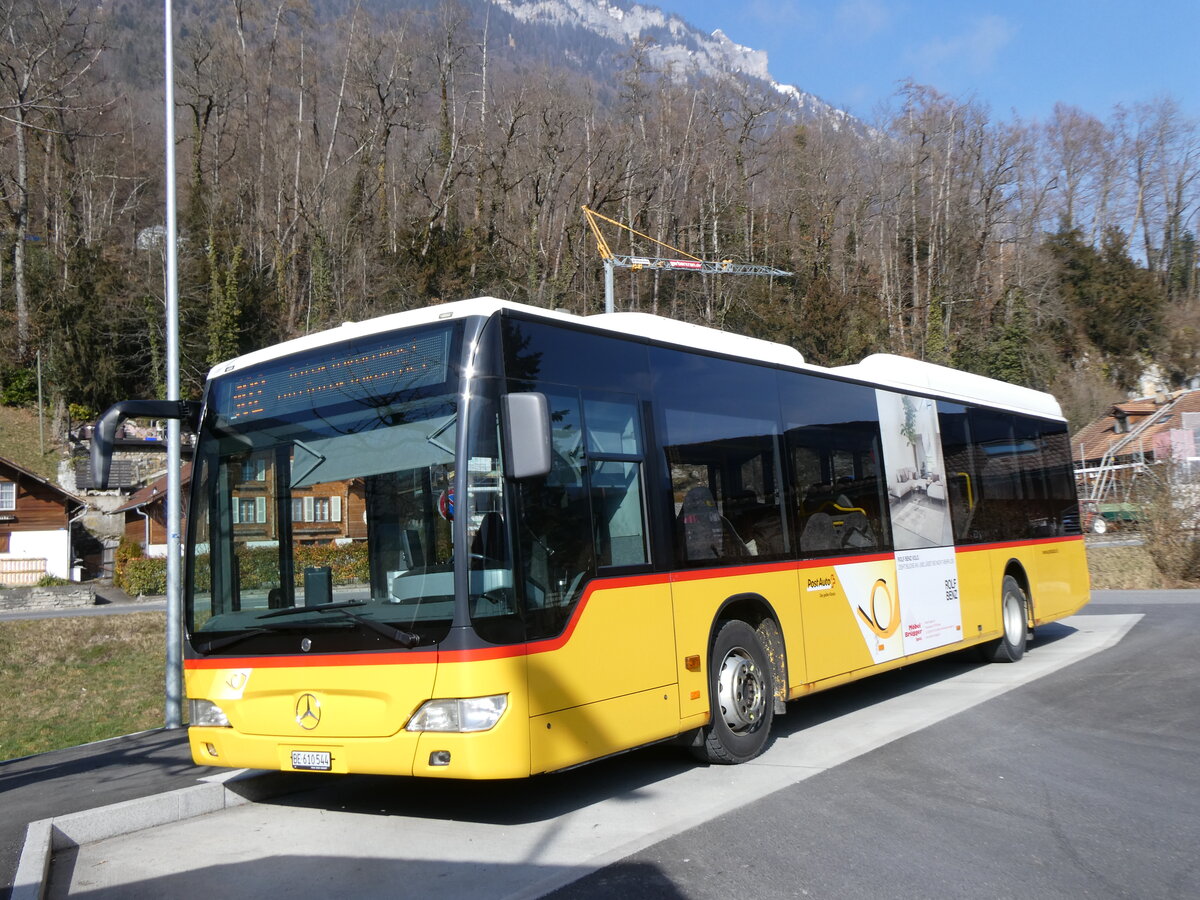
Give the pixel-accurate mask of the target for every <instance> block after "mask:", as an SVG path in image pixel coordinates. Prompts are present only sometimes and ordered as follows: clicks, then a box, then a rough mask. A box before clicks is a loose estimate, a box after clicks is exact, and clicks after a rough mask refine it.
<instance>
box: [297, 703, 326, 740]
mask: <svg viewBox="0 0 1200 900" xmlns="http://www.w3.org/2000/svg"><path fill="white" fill-rule="evenodd" d="M296 724H297V725H299V726H300V727H301V728H303V729H304V730H305V731H312V730H313V729H314V728H316V727H317V726H318V725H320V724H321V701H320V700H318V699H317V698H316V697H314V696H313V695H312V694H301V695H300V699H299V700H297V701H296Z"/></svg>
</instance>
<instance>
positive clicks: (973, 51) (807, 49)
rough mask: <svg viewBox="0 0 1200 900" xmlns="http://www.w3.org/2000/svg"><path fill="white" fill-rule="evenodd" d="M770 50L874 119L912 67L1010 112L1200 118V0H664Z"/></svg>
mask: <svg viewBox="0 0 1200 900" xmlns="http://www.w3.org/2000/svg"><path fill="white" fill-rule="evenodd" d="M656 5H658V6H660V7H662V8H663V9H666V10H669V11H671V12H674V13H677V14H678V15H680V16H682V17H683V18H684V19H686V20H687V21H689V22H690V23H691V24H693V25H695V26H697V27H698V28H701V29H703V30H705V31H712V30H713V29H716V28H720V29H721V30H722V31H724V32H725V33H726V34H727V35H729V37H730V38H731V39H732V40H734V41H737V42H738V43H740V44H745V45H747V46H750V47H753V48H755V49H758V50H766V51H767V53H768V56H769V60H770V69H771V74H772V76H773V77H774V78H775V80H776V81H780V82H784V83H786V84H794V85H796V86H797V87H799V88H800V89H801V90H805V91H808V92H809V93H812V94H816V95H817V96H819V97H821V98H822V99H824V100H826V101H827V102H829V103H832V104H833V105H835V106H839V107H842V108H843V109H847V110H849V111H850V112H852V113H854V114H856V115H858V116H860V117H863V118H866V119H870V118H871V117H872V116H873V114H874V113H875V112H876V111H877V109H878V106H879V104H881V103H887V102H889V99H890V98H892V97H893V95H894V94H895V91H896V87H897V85H898V83H899V82H902V81H904V80H905V79H908V78H912V79H914V80H916V81H918V82H920V83H922V84H928V85H932V86H933V87H935V88H937V89H938V90H940V91H942V92H943V93H946V94H949V95H951V96H953V97H956V98H958V99H967V98H975V99H977V100H981V101H984V102H986V103H987V104H988V105H989V106H991V108H992V112H993V115H994V116H995V117H996V118H997V119H1008V118H1010V117H1011V116H1012V115H1013V113H1014V112H1015V113H1016V114H1017V115H1019V116H1020V117H1021V118H1023V119H1045V118H1046V117H1047V116H1049V114H1050V113H1051V111H1052V110H1053V108H1054V104H1055V103H1056V102H1060V101H1061V102H1063V103H1067V104H1070V105H1073V106H1078V107H1080V108H1081V109H1083V110H1086V111H1087V112H1090V113H1093V114H1094V115H1096V116H1098V117H1100V118H1102V119H1103V118H1107V117H1108V115H1109V113H1110V112H1111V111H1112V108H1113V107H1114V106H1115V105H1116V104H1118V103H1121V104H1125V105H1130V104H1133V103H1136V102H1138V101H1148V100H1152V99H1154V98H1155V97H1157V96H1160V95H1163V94H1170V95H1171V96H1173V97H1174V98H1175V99H1176V100H1177V101H1178V102H1179V104H1180V107H1181V111H1182V112H1183V113H1184V115H1186V116H1188V117H1191V118H1197V117H1200V52H1198V51H1200V0H1142V2H1137V0H1090V2H1083V0H1040V2H1039V0H1009V2H1007V3H977V2H971V0H961V2H947V0H725V2H721V0H659V2H658V3H657V4H656Z"/></svg>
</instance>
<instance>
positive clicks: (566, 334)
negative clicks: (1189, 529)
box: [503, 317, 646, 393]
mask: <svg viewBox="0 0 1200 900" xmlns="http://www.w3.org/2000/svg"><path fill="white" fill-rule="evenodd" d="M503 324H504V367H505V374H506V375H507V376H508V377H509V379H515V380H520V381H543V382H553V383H555V384H578V385H580V386H581V387H598V388H606V389H609V390H615V391H626V392H629V393H637V392H639V391H644V390H645V388H646V348H645V347H644V346H643V345H642V344H638V343H635V342H633V341H626V340H621V339H620V338H616V337H612V338H610V337H606V336H604V335H597V334H589V333H585V332H578V331H573V330H572V329H570V328H564V327H563V326H561V325H553V324H547V323H543V322H525V321H522V320H520V319H515V318H511V317H506V318H505V319H504V320H503Z"/></svg>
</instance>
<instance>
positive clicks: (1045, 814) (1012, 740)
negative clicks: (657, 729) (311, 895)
mask: <svg viewBox="0 0 1200 900" xmlns="http://www.w3.org/2000/svg"><path fill="white" fill-rule="evenodd" d="M1126 612H1134V613H1142V614H1144V618H1143V619H1142V620H1141V621H1140V622H1139V623H1138V624H1137V625H1136V626H1135V627H1134V628H1133V630H1132V631H1130V632H1129V633H1128V634H1127V635H1126V636H1125V637H1124V638H1123V639H1122V640H1121V642H1120V643H1119V644H1118V645H1117V646H1115V647H1113V648H1111V649H1108V650H1105V651H1103V652H1101V653H1098V654H1096V655H1095V656H1094V657H1090V658H1088V659H1085V660H1083V661H1082V662H1078V663H1075V664H1073V665H1071V666H1069V667H1068V668H1066V669H1064V670H1062V671H1059V672H1055V673H1054V674H1051V675H1048V676H1046V677H1044V678H1041V679H1039V680H1037V681H1034V682H1032V683H1029V684H1026V685H1024V686H1022V687H1020V688H1019V689H1017V690H1013V691H1011V692H1009V693H1006V694H1004V695H1003V696H999V697H996V698H995V699H991V700H988V701H987V702H985V703H982V704H981V705H979V706H977V707H974V708H971V709H968V710H967V711H965V712H961V713H958V714H956V715H954V716H953V717H951V718H949V719H946V720H945V721H942V722H940V723H939V724H934V725H931V726H929V727H925V728H922V729H920V730H917V731H915V732H914V733H911V734H908V735H907V736H905V737H901V738H899V739H898V740H895V741H890V742H888V743H886V744H885V745H882V746H880V747H879V749H877V750H874V751H872V752H869V753H867V754H865V755H862V756H859V757H857V758H855V759H851V760H850V761H848V762H844V763H841V764H839V765H835V766H832V767H830V768H828V769H827V770H824V771H822V772H821V773H820V774H816V775H814V776H813V777H811V778H808V779H807V780H804V781H802V782H801V783H798V784H794V785H791V786H783V787H782V788H781V789H778V790H770V791H768V792H767V793H765V794H764V795H763V796H761V797H760V798H759V799H758V800H756V801H755V802H754V803H753V804H752V805H750V806H747V807H744V808H741V809H731V811H729V812H728V813H727V814H723V815H720V816H717V817H715V818H712V819H711V820H708V821H704V822H702V823H698V824H696V825H695V826H694V827H692V828H690V829H688V830H685V831H682V832H680V833H677V834H675V835H674V836H671V837H668V838H667V839H665V840H662V841H659V842H656V843H654V844H653V845H651V846H648V847H645V848H644V849H636V850H634V851H633V852H630V853H628V854H624V855H623V856H622V858H620V859H619V860H614V861H613V862H612V864H611V865H608V866H606V867H604V868H602V869H600V870H598V871H595V872H593V873H592V874H586V875H584V877H582V878H581V879H579V880H577V881H576V882H575V883H573V884H571V885H569V886H567V887H564V888H562V889H560V890H558V891H557V892H556V893H555V894H553V896H555V897H556V898H566V900H571V898H600V897H611V896H613V895H614V894H617V893H620V894H624V895H627V896H628V897H634V898H636V897H688V898H709V897H711V898H721V900H726V898H728V897H729V896H730V895H748V896H761V897H792V896H827V897H850V898H853V897H879V896H889V897H909V896H911V897H928V896H964V897H965V896H975V895H977V894H979V893H981V892H982V893H987V894H990V895H993V896H1000V897H1003V896H1017V895H1021V896H1028V895H1031V894H1032V895H1036V896H1039V897H1056V896H1062V897H1079V896H1095V897H1108V896H1112V897H1118V896H1121V897H1123V896H1130V897H1133V896H1136V897H1172V898H1174V897H1180V896H1188V895H1194V894H1195V890H1194V885H1195V883H1196V880H1197V877H1198V876H1200V870H1198V869H1197V862H1196V859H1195V848H1196V847H1197V846H1200V714H1198V713H1197V708H1198V706H1200V704H1198V702H1197V701H1198V700H1200V657H1198V656H1197V654H1195V652H1194V648H1193V647H1192V643H1193V638H1192V636H1193V635H1194V634H1195V633H1196V632H1197V630H1200V592H1149V591H1147V592H1096V594H1095V596H1094V600H1093V603H1092V604H1091V605H1090V606H1089V607H1088V608H1087V609H1086V610H1085V615H1086V614H1087V613H1094V614H1111V613H1126ZM953 665H954V664H953V663H952V662H950V661H942V660H938V661H934V662H933V663H928V664H923V665H922V666H914V667H911V668H910V669H905V670H903V671H902V672H900V673H895V674H893V675H890V676H883V677H882V678H878V679H870V680H868V681H866V682H862V683H859V684H856V685H851V686H847V687H846V688H842V689H838V690H836V691H832V692H829V693H828V694H827V695H821V696H822V697H825V698H828V701H827V702H828V706H829V708H830V709H831V710H832V709H834V708H838V707H844V706H846V705H847V704H849V705H850V706H851V707H857V708H859V709H861V710H863V711H864V713H867V714H869V713H870V712H871V710H872V708H873V706H874V705H875V704H877V703H885V702H887V701H888V700H889V699H891V698H894V697H897V696H902V695H903V694H904V692H905V691H906V690H910V689H911V686H912V685H914V684H915V685H918V686H920V685H924V684H929V683H934V684H936V682H937V681H938V679H939V678H941V677H943V676H942V674H940V673H942V672H946V673H951V672H952V668H953ZM985 668H986V667H985ZM912 673H918V674H916V675H915V676H914V674H912ZM825 702H826V701H822V700H821V698H813V699H811V700H809V701H805V704H817V703H820V704H822V705H824V704H825ZM797 708H798V709H799V708H800V706H799V705H798V706H797ZM803 708H804V709H805V710H807V712H805V713H803V714H802V717H803V718H805V719H808V721H807V722H804V723H802V722H800V721H798V720H797V717H795V716H794V715H793V714H791V713H789V715H788V716H787V717H785V718H784V719H783V720H781V722H783V723H788V722H789V720H793V721H794V724H795V725H796V729H793V728H792V726H791V725H790V724H789V725H787V726H786V730H787V732H788V733H789V734H790V735H794V736H795V737H801V736H804V735H807V734H810V733H811V734H813V735H814V736H818V735H820V734H821V732H820V731H819V727H820V724H821V722H820V719H821V715H822V714H821V712H820V709H821V707H820V706H816V705H814V706H807V705H805V706H804V707H803ZM830 714H831V715H832V714H833V713H832V712H831V713H830ZM816 739H817V740H819V738H816ZM687 768H688V764H687V763H685V762H682V761H681V760H680V759H679V758H678V756H677V755H676V751H674V750H671V749H670V748H653V749H651V750H649V751H644V752H643V753H641V754H635V755H634V756H631V757H624V758H621V759H619V760H614V761H609V762H606V763H600V764H597V765H594V766H589V767H585V768H584V769H581V770H578V771H577V772H573V773H567V774H566V775H564V776H554V779H557V780H555V781H553V782H551V781H550V780H548V779H535V780H532V781H530V782H521V783H518V784H517V785H516V786H513V785H507V786H506V785H503V784H500V785H476V786H470V789H469V790H467V789H459V788H451V789H449V790H447V786H445V785H441V784H439V785H437V786H435V785H433V784H432V783H425V782H416V783H414V782H412V781H407V780H403V779H401V780H395V779H385V780H379V779H360V780H359V781H357V782H355V784H354V785H352V784H351V783H350V781H349V780H347V782H346V784H345V787H347V788H352V790H351V791H350V792H349V793H347V792H346V791H344V790H336V789H332V790H331V789H330V788H323V789H321V790H318V791H314V792H312V796H310V797H309V798H307V799H298V800H291V801H288V802H287V806H285V807H284V808H296V809H301V808H303V809H309V810H314V811H315V812H316V813H317V814H320V815H326V814H328V815H329V816H330V817H331V818H332V816H333V814H334V813H335V812H338V811H346V810H349V811H351V812H353V811H355V810H358V811H359V812H367V811H370V810H374V813H375V815H376V816H379V815H381V814H385V813H386V814H390V815H395V814H396V813H395V810H397V809H402V808H409V807H412V806H413V805H414V804H415V805H416V806H417V808H418V809H419V808H425V809H427V810H428V814H427V816H426V818H425V819H424V820H422V821H424V822H425V823H426V824H427V826H428V827H432V828H433V829H435V830H436V831H437V834H438V836H439V837H440V838H441V839H442V840H443V841H445V842H453V841H455V840H456V836H455V835H454V834H453V833H447V834H444V835H443V834H442V831H443V830H445V827H446V825H447V823H456V822H458V821H460V820H461V821H464V822H468V823H469V822H471V821H479V820H481V819H482V820H488V821H493V822H499V823H500V824H504V823H506V822H508V821H509V820H510V819H511V824H512V825H513V826H517V825H520V824H521V823H522V821H523V817H524V816H525V815H526V814H523V813H522V812H521V811H520V810H515V811H514V810H513V809H512V804H513V801H514V798H520V797H523V796H526V795H527V796H528V797H529V801H530V803H532V804H547V803H549V804H551V805H553V804H556V803H558V804H563V805H564V808H565V809H566V810H567V811H568V812H570V811H571V810H578V811H583V810H584V808H586V807H587V804H588V803H589V802H591V801H593V800H596V799H597V798H599V799H601V800H604V799H607V800H609V801H612V800H614V799H615V800H617V801H624V800H625V799H626V797H628V798H629V802H630V803H631V804H632V803H633V802H634V800H635V798H636V797H637V796H639V795H640V794H644V793H647V792H649V791H651V790H653V789H654V787H655V782H656V780H657V779H660V778H670V777H672V776H674V775H677V774H679V773H681V772H685V771H686V769H687ZM740 768H748V767H740ZM212 771H213V770H206V769H200V768H197V767H195V766H193V765H192V764H191V761H190V756H189V753H188V751H187V746H186V740H185V737H184V733H183V732H182V731H179V732H161V731H160V732H149V733H146V734H142V735H134V736H130V737H125V738H120V739H116V740H114V741H109V742H103V743H101V744H94V745H89V746H85V747H80V748H72V749H70V750H64V751H56V752H54V753H48V754H42V755H40V756H36V757H30V758H28V759H25V760H15V761H11V762H7V763H0V794H2V795H3V802H2V807H3V809H4V812H5V815H4V816H3V818H2V819H0V867H2V868H0V871H2V873H3V877H4V879H5V880H4V882H3V885H4V889H3V891H2V892H0V896H5V895H7V891H8V886H10V885H11V879H12V875H13V872H14V870H15V864H16V860H17V856H18V854H19V852H20V846H21V841H22V839H23V835H24V827H25V823H26V822H28V821H32V820H35V819H41V818H47V817H49V816H53V815H62V814H64V813H68V812H73V811H77V810H82V809H88V808H93V807H97V806H103V805H107V804H110V803H114V802H117V801H120V800H125V799H132V798H135V797H140V796H148V795H151V794H155V793H159V792H162V791H167V790H172V789H174V788H178V787H186V786H190V785H193V784H195V783H196V781H197V779H199V778H200V777H203V776H205V775H207V774H211V772H212ZM700 774H701V775H703V776H706V777H707V778H709V779H710V781H709V784H711V785H713V786H715V785H716V784H718V783H719V782H714V781H711V779H713V778H714V777H715V778H717V779H720V777H721V773H720V770H717V771H713V770H708V771H707V772H701V773H700ZM525 785H527V786H528V787H527V788H526V787H524V786H525ZM568 796H569V797H570V802H568V800H567V797H568ZM279 806H280V805H279V804H275V805H274V808H275V809H278V808H279ZM501 807H503V808H501ZM263 808H264V809H265V807H263ZM631 809H632V806H631ZM435 811H436V812H435ZM252 814H253V807H251V808H250V810H248V811H246V812H244V813H232V814H230V815H243V816H248V815H252ZM576 816H578V812H577V813H576ZM429 823H432V825H429ZM328 824H329V825H331V826H332V825H333V824H334V823H333V821H330V822H329V823H328ZM515 833H516V829H515V828H514V834H515ZM179 850H180V851H181V852H186V851H183V849H182V848H179ZM284 850H286V848H284V847H281V848H280V851H281V852H283V851H284ZM298 864H304V860H299V861H298ZM249 871H250V870H247V872H249ZM472 871H477V872H478V878H479V879H481V880H480V883H481V884H483V883H484V880H485V879H486V878H487V874H486V871H487V870H486V869H485V868H484V867H481V866H474V867H473V869H472ZM147 886H149V885H147ZM164 886H165V885H164ZM396 891H397V895H404V890H403V888H402V884H397V885H396ZM252 893H255V892H254V891H247V894H252ZM101 895H104V894H101ZM107 895H109V896H120V894H119V893H118V894H111V893H110V894H107ZM410 895H413V894H410ZM413 896H415V895H413Z"/></svg>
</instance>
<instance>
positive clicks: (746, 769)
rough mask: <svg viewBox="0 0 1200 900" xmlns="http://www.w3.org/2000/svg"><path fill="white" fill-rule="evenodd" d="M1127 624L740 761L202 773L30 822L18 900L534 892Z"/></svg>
mask: <svg viewBox="0 0 1200 900" xmlns="http://www.w3.org/2000/svg"><path fill="white" fill-rule="evenodd" d="M1139 618H1140V616H1138V615H1097V616H1075V617H1072V618H1071V619H1067V620H1064V621H1063V622H1061V623H1056V624H1054V625H1050V626H1046V627H1044V628H1042V629H1039V631H1038V640H1037V642H1036V643H1035V644H1034V645H1033V646H1032V647H1031V650H1030V652H1029V653H1028V655H1027V656H1026V658H1025V659H1024V660H1022V662H1021V663H1019V664H1017V665H1010V666H1006V665H991V666H969V665H964V664H963V663H962V662H961V661H959V660H956V659H954V658H945V659H941V660H935V661H932V662H930V663H923V664H920V665H916V666H912V667H909V668H907V669H904V670H902V671H900V672H897V673H892V674H890V675H886V676H883V677H880V678H877V679H873V680H870V681H868V682H863V683H862V686H859V687H856V688H855V690H854V691H853V693H852V697H853V699H851V700H850V701H849V702H846V701H845V700H844V698H843V700H842V702H839V695H840V694H842V693H843V692H838V691H835V692H831V693H830V694H826V695H823V698H824V699H822V700H821V701H820V702H817V701H815V700H809V701H807V702H805V701H801V702H798V703H794V704H791V705H790V707H789V713H788V715H786V716H784V717H783V718H781V719H778V720H777V729H776V736H775V738H774V740H773V742H772V744H771V746H770V747H769V748H768V750H767V752H766V753H765V754H764V755H763V756H762V757H760V758H759V759H757V760H755V761H754V762H753V763H751V764H748V765H744V766H737V767H730V768H725V767H699V766H695V765H692V764H690V763H688V762H687V761H686V760H685V759H683V758H681V756H680V755H679V753H678V751H677V750H674V749H671V748H651V749H650V750H646V751H642V752H640V753H637V754H632V755H628V756H624V757H619V758H617V759H613V760H608V761H605V762H602V763H597V764H594V765H591V766H586V767H584V768H581V769H578V770H575V771H572V772H568V773H563V774H560V775H555V776H545V777H541V778H535V779H529V780H525V781H519V782H499V783H460V782H437V781H415V780H411V779H394V778H393V779H388V778H373V777H367V776H348V777H333V778H329V777H327V776H321V778H322V779H324V780H322V781H319V782H318V781H313V780H309V779H308V778H306V776H303V775H277V776H275V781H274V784H272V783H271V782H270V781H263V782H262V786H263V787H262V788H261V789H260V788H258V787H248V788H247V787H245V786H244V785H245V784H250V785H253V784H254V783H255V782H254V780H251V781H248V782H246V781H244V780H235V781H232V782H210V783H207V784H205V785H201V786H198V789H197V790H191V789H189V790H188V791H185V792H178V791H177V792H173V793H170V794H164V795H162V796H161V797H158V798H154V799H152V800H150V801H148V802H142V803H137V804H124V805H121V806H119V807H118V808H115V809H108V810H96V811H93V812H92V813H87V814H79V815H76V816H70V817H56V818H54V819H52V820H49V821H40V822H36V823H33V824H32V825H31V826H30V828H29V832H28V837H27V840H26V847H25V851H24V853H23V855H22V861H21V867H20V871H21V875H20V878H21V880H20V882H19V883H18V884H17V886H16V890H20V891H22V892H23V893H21V894H20V895H18V894H16V893H15V892H14V896H20V897H21V900H25V898H26V897H37V896H43V895H44V896H48V897H65V896H69V895H70V896H74V895H87V896H95V897H105V896H111V897H154V898H158V897H162V896H171V897H179V898H188V897H197V898H200V897H204V898H206V900H207V898H209V897H211V896H220V895H225V896H238V895H245V894H246V893H247V884H248V883H253V884H255V885H261V886H266V885H269V886H270V888H271V891H272V892H273V893H282V894H285V895H288V896H289V897H290V898H293V900H298V898H304V897H316V896H322V897H327V896H329V895H330V893H331V892H333V893H336V894H341V895H353V896H363V897H372V896H379V897H383V896H387V897H394V896H397V895H400V894H404V895H409V896H424V895H429V894H432V893H433V892H435V891H436V892H437V894H438V896H441V897H445V898H454V897H463V898H467V897H470V898H472V900H478V898H490V897H497V898H501V897H502V898H523V897H539V896H543V895H544V894H546V893H549V892H550V891H553V890H554V889H556V888H558V887H561V886H563V885H565V884H569V883H571V882H573V881H575V880H576V879H578V878H581V877H583V876H584V875H586V874H588V873H590V872H592V871H595V870H596V869H598V868H600V867H602V866H604V865H606V864H608V863H609V862H612V861H614V860H617V859H621V858H623V857H625V856H627V855H629V854H631V853H634V852H636V851H638V850H640V849H642V848H645V847H648V846H650V845H652V844H654V843H657V842H659V841H661V840H663V839H665V838H667V837H670V836H672V835H675V834H678V833H680V832H681V831H683V830H685V829H687V828H689V827H691V826H693V825H696V824H700V823H702V822H705V821H708V820H709V819H712V818H714V817H716V816H720V815H722V814H724V813H727V812H730V811H732V810H734V809H737V808H739V807H741V806H743V805H745V804H748V803H751V802H753V801H754V800H756V799H757V798H760V797H763V796H765V795H767V794H770V793H773V792H775V791H778V790H781V789H783V788H785V787H787V786H789V785H792V784H795V783H797V782H799V781H803V780H804V779H807V778H810V777H812V776H813V775H816V774H818V773H820V772H823V771H826V770H827V769H829V768H831V767H833V766H837V765H839V764H840V763H842V762H845V761H847V760H849V759H853V758H855V757H857V756H859V755H861V754H864V753H867V752H869V751H870V750H873V749H875V748H877V747H880V746H883V745H885V744H887V743H889V742H891V741H894V740H896V739H898V738H900V737H903V736H904V735H907V734H911V733H912V732H914V731H917V730H920V729H922V728H925V727H927V726H929V725H932V724H934V723H936V722H939V721H941V720H943V719H945V718H947V717H949V716H952V715H955V714H956V713H958V712H962V711H964V710H966V709H969V708H971V707H973V706H976V705H978V704H980V703H983V702H985V701H987V700H989V699H992V698H993V697H997V696H1000V695H1001V694H1003V693H1005V692H1007V691H1010V690H1013V689H1014V688H1017V687H1019V686H1021V685H1023V684H1027V683H1029V682H1031V681H1034V680H1036V679H1038V678H1040V677H1043V676H1044V675H1048V674H1050V673H1051V672H1054V671H1057V670H1058V669H1061V668H1063V667H1065V666H1068V665H1070V664H1072V663H1074V662H1077V661H1079V660H1082V659H1085V658H1087V657H1089V656H1091V655H1093V654H1095V653H1098V652H1100V651H1102V650H1104V649H1106V648H1107V647H1111V646H1113V645H1114V644H1115V643H1117V642H1118V641H1120V639H1121V638H1122V637H1123V636H1124V635H1125V634H1126V633H1127V632H1128V631H1129V629H1131V628H1132V627H1133V625H1134V624H1136V622H1137V621H1138V619H1139ZM867 685H869V687H866V686H867ZM847 696H849V694H847ZM297 787H299V788H301V789H304V790H302V792H300V793H291V794H289V795H288V796H286V797H281V796H280V795H279V794H278V793H277V792H278V790H279V789H281V788H283V789H288V790H294V789H295V788H297ZM251 799H253V802H248V800H251ZM47 860H48V861H49V866H48V877H46V878H45V879H44V880H42V873H43V872H45V871H46V861H47ZM248 879H249V880H250V881H248Z"/></svg>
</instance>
